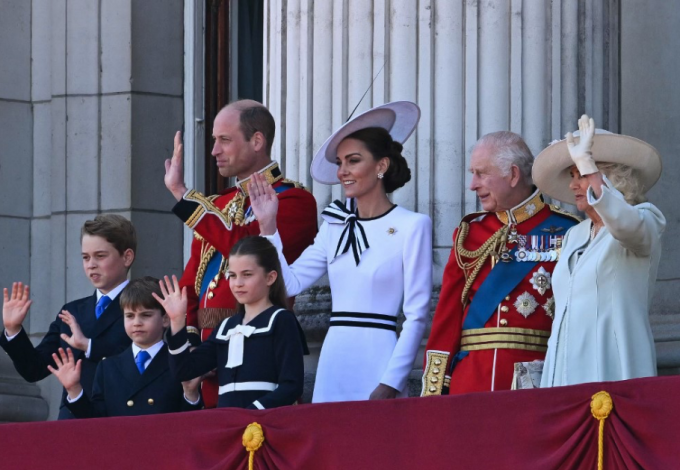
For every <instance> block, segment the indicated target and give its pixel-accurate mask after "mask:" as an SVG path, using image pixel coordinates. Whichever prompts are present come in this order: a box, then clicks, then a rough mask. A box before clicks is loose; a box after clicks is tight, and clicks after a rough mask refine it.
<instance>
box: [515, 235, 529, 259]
mask: <svg viewBox="0 0 680 470" xmlns="http://www.w3.org/2000/svg"><path fill="white" fill-rule="evenodd" d="M518 243H519V248H517V251H516V252H515V258H516V259H517V261H527V256H528V255H529V254H528V253H527V248H526V246H527V237H526V236H524V235H520V236H519V237H518Z"/></svg>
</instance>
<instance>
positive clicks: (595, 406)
mask: <svg viewBox="0 0 680 470" xmlns="http://www.w3.org/2000/svg"><path fill="white" fill-rule="evenodd" d="M613 408H614V402H613V401H612V397H611V396H610V395H609V394H608V393H607V392H604V391H602V392H597V393H596V394H595V395H593V397H592V400H591V401H590V412H591V413H592V414H593V417H594V418H595V419H596V420H598V421H599V422H600V432H599V435H598V438H597V470H603V469H604V420H605V419H607V418H608V417H609V413H611V411H612V409H613Z"/></svg>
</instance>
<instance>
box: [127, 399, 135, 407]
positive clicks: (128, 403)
mask: <svg viewBox="0 0 680 470" xmlns="http://www.w3.org/2000/svg"><path fill="white" fill-rule="evenodd" d="M134 404H135V402H134V401H132V400H128V402H127V406H133V405H134Z"/></svg>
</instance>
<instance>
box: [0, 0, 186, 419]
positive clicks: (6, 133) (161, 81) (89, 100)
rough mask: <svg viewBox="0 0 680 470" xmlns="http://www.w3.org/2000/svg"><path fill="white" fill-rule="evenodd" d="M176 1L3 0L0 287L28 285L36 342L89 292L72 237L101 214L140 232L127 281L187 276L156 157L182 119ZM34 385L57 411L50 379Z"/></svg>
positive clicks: (180, 24) (167, 149) (166, 151)
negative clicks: (127, 221)
mask: <svg viewBox="0 0 680 470" xmlns="http://www.w3.org/2000/svg"><path fill="white" fill-rule="evenodd" d="M183 8H184V2H183V1H181V0H144V1H133V0H101V1H99V2H95V1H91V0H31V1H17V0H0V11H1V12H2V14H1V15H0V56H2V58H3V60H2V65H0V129H1V130H0V132H1V133H2V138H0V194H1V195H2V200H3V201H5V202H6V203H5V205H4V206H3V209H2V210H1V211H0V255H1V256H2V258H1V259H2V263H1V264H0V285H1V286H8V285H10V283H11V282H12V281H14V280H20V281H23V282H27V283H29V284H30V285H31V288H32V297H33V299H34V304H33V307H32V308H31V312H30V314H29V319H28V320H27V322H26V325H25V326H26V327H27V329H28V331H29V332H30V335H31V337H32V338H33V339H34V340H35V341H39V339H40V338H41V337H42V336H43V335H44V333H45V331H46V330H47V327H48V325H49V323H50V322H51V321H52V320H53V319H54V318H55V317H56V314H57V312H58V310H59V307H60V306H61V305H63V303H64V302H65V301H66V300H67V299H76V298H80V297H85V296H87V295H90V294H91V293H92V292H93V287H92V285H91V284H90V283H89V281H88V280H87V278H86V277H85V275H84V273H83V269H82V262H81V259H80V242H79V235H80V228H81V226H82V224H83V222H84V221H85V220H87V219H91V218H93V217H94V216H95V215H96V214H98V213H101V212H115V213H120V214H122V215H124V216H126V217H128V218H131V219H132V221H133V223H134V224H135V226H136V227H137V231H138V236H139V246H138V254H137V260H136V262H135V264H134V266H133V268H132V273H131V275H132V276H133V277H138V276H143V275H154V276H161V275H163V274H172V273H175V274H179V273H181V271H182V265H183V258H182V237H183V230H182V225H181V224H180V223H179V221H178V220H177V218H176V217H175V216H174V215H172V214H171V213H170V212H169V210H170V208H171V207H172V205H173V203H174V200H173V198H172V196H170V195H169V193H167V191H166V190H165V187H164V185H163V174H164V170H163V160H164V159H165V158H167V157H168V156H169V155H171V153H172V139H173V135H174V132H175V131H176V130H178V129H181V127H182V122H183V75H184V68H183V66H184V62H183V51H184V43H183V41H184V36H183V28H184V21H183ZM2 356H3V359H0V360H4V355H2ZM5 369H6V368H2V369H0V370H3V371H4V370H5ZM10 369H11V368H10ZM40 387H41V388H42V390H43V394H44V396H45V397H46V398H47V400H48V401H49V404H50V417H54V416H56V413H57V411H58V406H57V405H58V402H59V396H60V391H59V390H60V386H59V384H58V382H57V381H56V380H55V379H53V378H51V377H50V378H48V379H46V380H44V381H42V382H41V383H40ZM0 393H3V392H1V391H0Z"/></svg>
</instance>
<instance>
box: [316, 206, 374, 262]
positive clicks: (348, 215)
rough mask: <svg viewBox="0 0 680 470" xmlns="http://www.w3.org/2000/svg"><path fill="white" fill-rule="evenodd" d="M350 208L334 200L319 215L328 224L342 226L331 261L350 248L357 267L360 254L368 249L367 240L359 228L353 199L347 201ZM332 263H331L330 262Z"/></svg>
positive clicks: (361, 228) (360, 227)
mask: <svg viewBox="0 0 680 470" xmlns="http://www.w3.org/2000/svg"><path fill="white" fill-rule="evenodd" d="M349 204H350V207H349V208H347V206H345V204H343V203H342V202H340V201H338V200H335V201H333V202H332V203H331V204H330V205H329V206H328V207H326V208H325V209H324V210H323V212H322V213H321V217H323V218H324V220H325V221H326V222H328V223H329V224H344V225H345V229H344V230H343V231H342V234H341V235H340V240H338V247H337V248H336V250H335V255H334V256H333V260H334V261H335V258H337V257H338V255H339V254H341V255H342V254H345V253H347V251H349V249H350V247H352V254H353V255H354V261H355V262H356V264H357V266H358V265H359V261H361V254H362V253H363V252H364V251H365V250H367V249H368V248H369V245H368V239H367V238H366V232H365V231H364V227H362V226H361V224H360V223H359V220H358V219H357V215H356V212H355V211H356V208H355V207H354V199H350V200H349ZM331 262H332V261H331Z"/></svg>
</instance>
